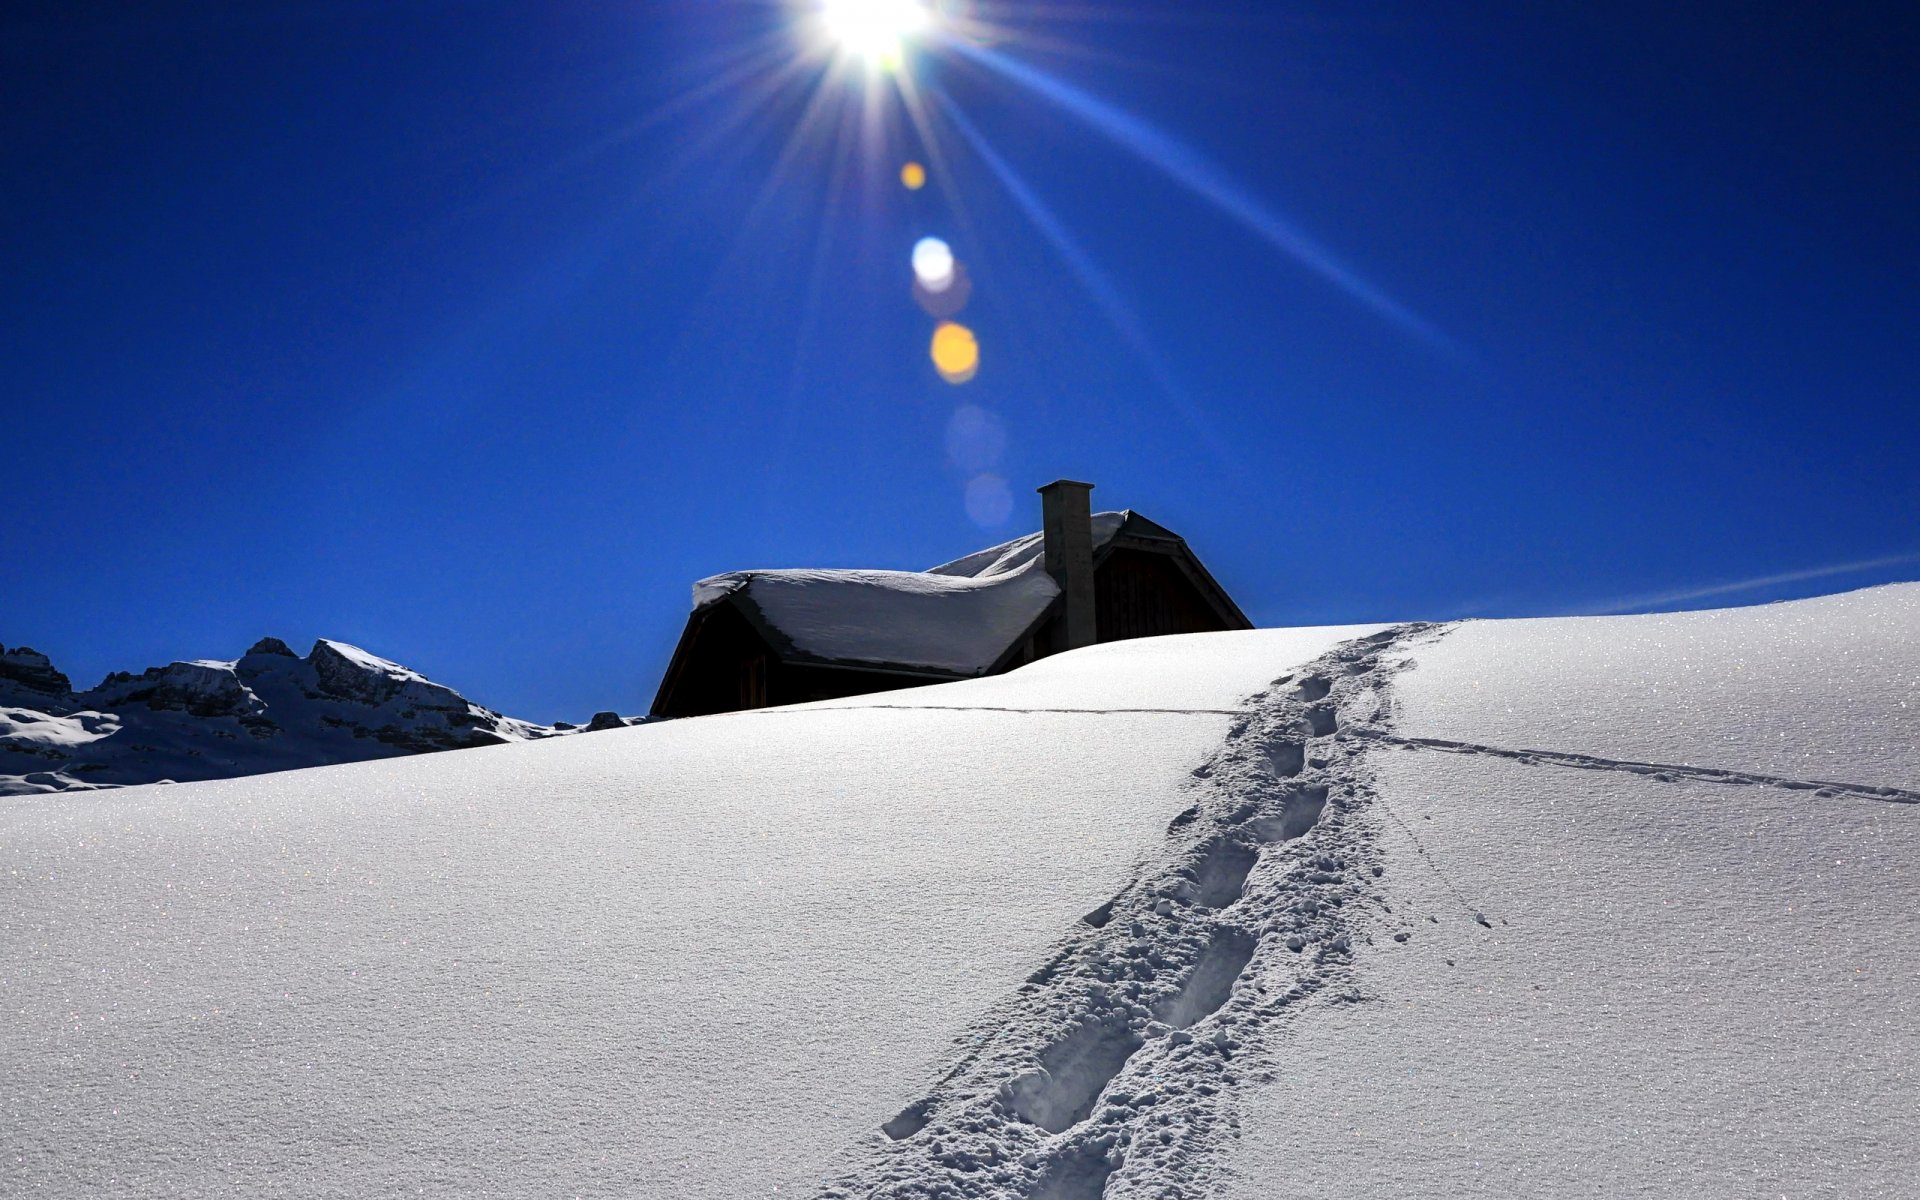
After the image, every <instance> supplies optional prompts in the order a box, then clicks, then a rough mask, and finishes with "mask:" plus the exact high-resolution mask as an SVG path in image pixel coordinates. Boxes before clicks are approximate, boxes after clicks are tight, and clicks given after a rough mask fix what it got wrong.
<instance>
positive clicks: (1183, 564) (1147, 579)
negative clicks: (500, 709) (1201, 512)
mask: <svg viewBox="0 0 1920 1200" xmlns="http://www.w3.org/2000/svg"><path fill="white" fill-rule="evenodd" d="M1092 490H1093V485H1092V484H1089V483H1078V482H1075V481H1073V480H1066V479H1063V480H1058V481H1056V482H1054V483H1050V484H1048V485H1047V486H1046V487H1043V488H1041V489H1040V494H1041V497H1042V505H1041V515H1042V527H1041V531H1040V532H1039V533H1034V534H1028V535H1027V536H1026V537H1022V538H1016V539H1014V540H1013V541H1011V542H1005V543H1002V544H1001V545H998V546H992V547H989V548H987V549H985V550H981V551H978V552H976V553H973V554H969V555H967V556H966V557H965V558H960V559H956V560H954V561H953V562H950V563H943V564H941V565H940V566H937V567H932V568H929V569H928V570H926V571H825V570H778V571H735V572H730V573H728V574H725V575H716V576H713V577H712V578H709V579H703V580H701V581H700V582H699V583H696V584H695V585H694V589H693V613H692V615H691V616H689V617H688V618H687V627H686V630H685V631H684V632H683V633H682V634H681V635H680V644H679V646H678V647H676V648H675V650H674V653H673V660H672V661H671V662H670V663H669V664H668V666H667V673H666V677H665V678H664V679H662V680H661V682H660V690H659V692H658V694H657V695H656V696H655V697H654V701H653V709H652V712H653V715H654V716H657V717H690V716H700V715H704V714H707V713H720V712H734V711H737V710H740V709H747V708H763V707H766V706H768V705H774V704H798V703H801V702H803V701H807V700H829V699H834V698H836V697H840V696H857V695H863V694H866V693H869V692H884V691H889V690H892V689H894V688H903V687H915V686H918V685H920V684H926V683H947V682H951V681H953V680H957V679H973V678H977V677H979V676H982V675H996V674H999V673H1001V672H1003V671H1010V670H1012V669H1014V668H1015V667H1019V666H1023V665H1025V664H1026V663H1030V662H1033V661H1034V660H1035V659H1038V658H1043V657H1045V656H1047V655H1049V654H1055V653H1058V652H1060V651H1062V650H1071V649H1075V648H1077V647H1080V646H1086V645H1091V644H1093V643H1095V642H1117V641H1121V640H1123V639H1126V638H1137V637H1155V636H1158V635H1160V634H1168V633H1210V632H1216V631H1220V630H1227V629H1251V628H1252V627H1253V626H1252V623H1251V622H1249V621H1248V620H1247V618H1246V615H1245V614H1244V613H1242V612H1241V611H1240V609H1239V606H1238V605H1236V604H1234V602H1233V599H1232V597H1230V596H1228V595H1227V593H1226V591H1225V589H1223V588H1222V587H1221V586H1220V585H1219V583H1217V582H1216V581H1215V580H1214V578H1213V576H1212V575H1210V574H1209V573H1208V572H1207V569H1206V567H1205V566H1203V565H1201V562H1200V560H1199V559H1198V558H1197V557H1195V556H1194V553H1193V551H1192V550H1191V549H1190V548H1188V546H1187V543H1186V541H1185V539H1183V538H1181V537H1180V535H1179V534H1176V533H1174V532H1173V531H1172V530H1170V529H1168V528H1166V527H1165V526H1164V525H1160V524H1158V523H1156V522H1154V521H1151V520H1148V519H1147V518H1146V517H1143V516H1141V515H1140V514H1139V513H1136V512H1131V511H1128V512H1104V513H1093V512H1092V511H1091V505H1090V503H1089V501H1090V496H1089V493H1091V492H1092Z"/></svg>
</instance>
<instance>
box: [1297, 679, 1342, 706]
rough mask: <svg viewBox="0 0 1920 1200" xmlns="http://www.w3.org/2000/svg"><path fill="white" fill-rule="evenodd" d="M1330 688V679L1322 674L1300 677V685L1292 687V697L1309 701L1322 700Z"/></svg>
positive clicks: (1331, 686)
mask: <svg viewBox="0 0 1920 1200" xmlns="http://www.w3.org/2000/svg"><path fill="white" fill-rule="evenodd" d="M1332 690H1333V681H1332V680H1330V679H1328V678H1326V676H1324V675H1312V676H1309V677H1307V678H1306V679H1302V680H1301V681H1300V686H1299V687H1296V688H1294V689H1293V698H1294V699H1296V700H1306V701H1309V702H1311V701H1314V700H1322V699H1325V698H1326V694H1327V693H1328V692H1330V691H1332Z"/></svg>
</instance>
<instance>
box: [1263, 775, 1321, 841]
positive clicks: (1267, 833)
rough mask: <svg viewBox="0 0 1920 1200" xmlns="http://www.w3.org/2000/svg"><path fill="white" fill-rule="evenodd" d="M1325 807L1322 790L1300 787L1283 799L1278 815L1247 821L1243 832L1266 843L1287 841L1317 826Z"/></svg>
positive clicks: (1319, 788)
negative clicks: (1245, 831)
mask: <svg viewBox="0 0 1920 1200" xmlns="http://www.w3.org/2000/svg"><path fill="white" fill-rule="evenodd" d="M1326 807H1327V789H1326V788H1323V787H1310V788H1303V789H1301V790H1300V791H1297V792H1295V793H1293V794H1292V795H1290V796H1288V797H1287V798H1286V801H1285V802H1284V803H1283V804H1282V806H1281V809H1280V812H1279V813H1278V814H1276V815H1273V816H1266V817H1260V818H1259V819H1257V820H1254V821H1251V822H1248V824H1247V830H1248V832H1250V833H1252V834H1253V836H1255V837H1257V838H1259V839H1260V840H1261V841H1263V842H1266V843H1269V844H1271V843H1274V842H1290V841H1292V840H1293V839H1294V838H1297V837H1301V836H1304V835H1305V834H1306V833H1307V832H1308V831H1309V830H1311V829H1312V828H1313V827H1314V826H1315V825H1317V824H1319V823H1320V814H1321V813H1322V812H1323V811H1325V810H1326Z"/></svg>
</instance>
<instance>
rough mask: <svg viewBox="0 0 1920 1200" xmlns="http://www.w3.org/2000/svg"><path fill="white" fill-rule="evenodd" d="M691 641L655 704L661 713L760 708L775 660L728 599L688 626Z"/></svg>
mask: <svg viewBox="0 0 1920 1200" xmlns="http://www.w3.org/2000/svg"><path fill="white" fill-rule="evenodd" d="M688 636H690V637H691V639H692V641H691V643H690V644H689V645H688V646H687V647H686V652H685V654H684V655H683V656H682V659H681V661H680V663H679V670H678V672H677V673H676V674H675V676H674V677H673V679H672V681H671V686H670V688H669V689H668V691H667V694H666V695H664V696H662V697H661V698H660V700H659V701H658V702H656V704H655V707H654V715H655V716H662V717H702V716H706V715H707V714H709V713H722V712H737V711H738V710H740V709H743V708H764V707H766V705H767V704H768V703H769V702H770V701H769V697H770V696H771V695H772V694H773V690H774V686H775V678H776V675H777V671H778V667H779V664H778V663H777V662H775V661H774V657H773V654H772V651H771V650H770V649H769V648H768V646H767V643H766V641H765V639H763V638H762V637H761V636H760V635H759V634H758V633H757V632H755V631H754V628H753V626H752V625H750V624H748V623H747V619H746V618H745V617H743V616H741V615H740V613H739V612H738V611H736V610H735V609H734V607H733V606H732V605H731V604H716V605H715V606H713V607H712V608H710V609H708V610H707V611H706V612H705V613H703V614H701V616H700V617H699V618H698V620H697V624H695V625H694V627H693V628H692V629H691V630H689V633H688Z"/></svg>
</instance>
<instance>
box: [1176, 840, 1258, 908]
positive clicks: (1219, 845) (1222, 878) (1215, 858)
mask: <svg viewBox="0 0 1920 1200" xmlns="http://www.w3.org/2000/svg"><path fill="white" fill-rule="evenodd" d="M1259 861H1260V852H1259V851H1258V850H1255V849H1254V848H1253V847H1251V846H1243V845H1241V844H1240V843H1239V842H1235V841H1230V840H1228V839H1226V838H1221V839H1219V840H1217V841H1214V842H1212V843H1210V844H1209V845H1208V846H1207V849H1206V853H1205V854H1204V855H1203V856H1202V857H1201V859H1200V862H1199V864H1198V865H1196V866H1195V867H1194V869H1193V886H1192V887H1190V888H1188V889H1187V894H1188V896H1189V898H1190V899H1192V901H1193V902H1194V903H1195V904H1198V905H1201V906H1203V907H1205V908H1225V907H1227V905H1229V904H1232V903H1233V902H1234V901H1236V900H1238V899H1240V896H1241V894H1242V893H1243V892H1245V891H1246V887H1247V875H1248V874H1249V873H1251V872H1252V870H1253V864H1255V863H1257V862H1259Z"/></svg>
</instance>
